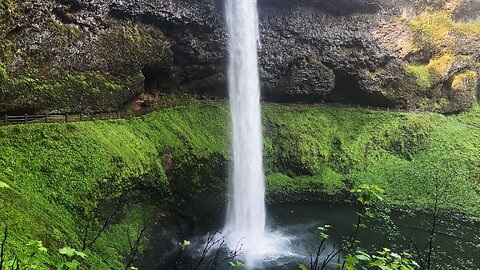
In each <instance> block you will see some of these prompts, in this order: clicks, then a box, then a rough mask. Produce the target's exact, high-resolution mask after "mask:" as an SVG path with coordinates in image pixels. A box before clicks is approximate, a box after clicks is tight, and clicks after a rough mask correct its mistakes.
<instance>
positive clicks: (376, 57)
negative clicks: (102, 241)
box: [0, 0, 480, 113]
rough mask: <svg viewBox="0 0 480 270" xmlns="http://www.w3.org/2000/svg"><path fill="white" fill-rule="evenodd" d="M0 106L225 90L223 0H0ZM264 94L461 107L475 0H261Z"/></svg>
mask: <svg viewBox="0 0 480 270" xmlns="http://www.w3.org/2000/svg"><path fill="white" fill-rule="evenodd" d="M3 3H4V4H2V5H1V6H0V14H1V20H2V28H0V35H1V37H2V39H3V40H2V43H1V47H0V50H1V55H0V56H1V58H0V61H1V62H0V64H1V65H0V88H1V89H0V111H8V112H11V111H19V112H20V111H22V112H24V111H52V110H58V111H105V110H118V109H119V108H122V107H125V106H127V105H128V104H129V103H130V102H131V101H132V100H135V99H136V98H137V97H138V96H139V95H141V94H142V93H145V92H147V93H150V94H158V93H188V94H194V95H202V96H219V97H224V96H227V95H228V94H227V91H226V66H227V65H226V62H227V59H226V49H227V48H226V43H227V42H226V40H227V37H226V33H225V20H224V16H223V13H224V12H223V6H224V1H221V0H130V1H126V0H113V1H105V0H57V1H54V0H33V1H16V2H15V1H14V0H4V1H3ZM258 4H259V17H260V35H261V50H260V74H261V80H262V91H263V98H264V99H265V100H269V101H279V102H292V101H299V102H319V101H322V100H324V101H327V102H344V103H352V104H364V105H374V106H401V107H409V108H421V109H426V110H433V111H440V112H444V113H449V112H458V111H463V110H466V109H468V108H469V107H470V106H471V104H472V103H473V102H474V101H475V98H476V95H477V92H478V75H477V74H478V72H479V69H480V68H479V66H480V65H479V64H478V63H479V62H480V51H479V49H478V48H479V46H478V45H479V44H480V26H479V23H478V20H479V18H478V15H477V14H478V12H477V11H478V10H479V7H478V3H477V1H476V0H463V1H462V0H439V1H430V0H395V1H392V0H345V1H337V0H300V1H287V0H259V3H258Z"/></svg>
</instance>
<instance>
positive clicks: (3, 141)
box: [0, 104, 480, 269]
mask: <svg viewBox="0 0 480 270" xmlns="http://www.w3.org/2000/svg"><path fill="white" fill-rule="evenodd" d="M477 117H478V111H473V112H471V113H465V114H463V115H460V116H458V117H453V116H451V117H445V116H442V115H437V114H419V115H416V114H405V113H387V112H377V111H368V110H353V109H352V110H347V109H338V108H328V107H318V108H315V107H302V106H280V105H266V106H265V107H264V133H265V135H266V138H265V149H264V150H265V155H266V159H265V164H266V171H267V175H268V176H267V180H268V188H269V194H270V196H271V197H272V198H275V197H288V198H292V199H301V198H302V197H301V196H309V198H312V197H313V198H316V196H318V198H325V196H330V198H341V197H342V194H343V193H345V191H347V190H348V189H349V188H350V187H351V186H353V185H355V184H357V183H371V184H377V185H379V186H380V187H382V188H384V189H385V190H386V201H387V202H389V203H392V204H396V205H399V206H413V207H419V208H425V207H429V206H430V205H431V203H432V198H433V196H434V193H435V190H436V191H437V194H442V197H441V198H442V201H441V207H442V208H443V209H448V210H455V211H460V212H466V213H469V214H473V215H478V214H479V213H480V207H479V205H480V151H479V149H480V129H478V127H477V126H476V125H477V123H478V118H477ZM229 135H230V129H229V110H228V108H227V106H225V105H224V104H215V105H201V106H200V105H199V106H189V107H183V108H177V109H165V110H162V111H159V112H155V113H151V114H149V115H147V116H145V117H143V118H132V119H125V120H113V121H95V122H82V123H67V124H38V125H19V126H7V127H0V166H1V167H2V170H1V171H0V227H4V226H5V225H9V227H10V228H11V232H10V237H9V240H8V247H7V256H11V255H12V253H13V252H14V251H15V252H17V253H18V252H19V251H26V250H27V249H28V248H29V247H27V246H26V244H27V243H28V242H29V241H30V240H42V241H43V242H44V245H45V246H46V247H47V248H48V249H49V250H50V251H49V255H48V256H45V258H42V260H44V261H45V263H47V264H49V263H50V264H53V262H58V261H59V260H61V258H60V256H59V255H57V252H56V249H58V248H61V247H63V246H66V245H68V246H71V247H74V248H76V249H80V248H81V246H82V240H83V238H84V237H83V236H84V228H85V224H88V223H87V222H86V220H94V221H95V222H96V223H94V224H97V225H96V226H94V229H95V230H97V231H98V228H99V227H101V223H102V220H103V218H105V216H103V217H102V213H103V214H104V215H107V216H108V213H110V212H111V209H110V210H109V209H108V208H109V206H110V208H111V206H112V205H115V204H116V202H117V201H118V200H119V198H125V197H127V199H125V200H126V201H127V202H126V203H125V204H124V205H122V213H121V215H119V216H117V217H116V218H115V220H114V222H113V223H114V225H112V226H109V227H108V229H107V231H106V232H105V233H102V235H101V237H100V238H99V239H98V240H97V241H96V242H95V244H93V245H92V247H91V248H90V249H88V250H87V251H86V252H87V254H88V257H87V258H86V259H85V261H84V262H83V263H84V264H86V265H87V267H93V266H94V267H93V269H119V268H122V265H123V264H124V263H125V255H126V249H128V237H127V234H126V231H127V230H131V231H134V230H138V227H139V226H142V225H143V224H147V225H151V224H152V223H155V224H157V223H158V224H161V226H160V227H162V228H167V227H168V226H170V227H171V226H172V224H171V221H168V219H167V218H166V217H165V218H164V216H166V215H167V216H168V212H170V211H174V212H176V213H178V214H180V215H184V216H185V217H186V218H187V219H188V218H191V219H192V222H194V223H195V222H197V223H202V222H203V220H202V219H201V218H199V217H202V216H204V215H205V213H216V211H219V210H218V209H221V205H219V204H223V196H219V195H222V194H223V193H224V182H225V181H224V180H225V178H226V176H227V174H228V169H227V167H228V156H229V137H230V136H229ZM435 187H436V188H435ZM444 190H445V192H444ZM125 194H126V195H125ZM322 194H323V195H322ZM279 195H281V196H279ZM208 198H210V199H208ZM211 198H216V200H214V199H211ZM192 205H195V207H192ZM94 213H100V214H99V215H95V214H94ZM152 220H154V222H153V221H152ZM158 224H157V225H158ZM174 226H177V225H174ZM159 233H161V232H159ZM91 234H92V233H91ZM91 234H90V235H89V239H90V238H92V236H91ZM0 235H1V233H0ZM148 244H151V243H147V242H146V245H148ZM157 244H158V243H157ZM165 245H166V244H165Z"/></svg>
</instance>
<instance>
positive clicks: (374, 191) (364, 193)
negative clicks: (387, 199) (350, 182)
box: [350, 184, 385, 206]
mask: <svg viewBox="0 0 480 270" xmlns="http://www.w3.org/2000/svg"><path fill="white" fill-rule="evenodd" d="M350 192H352V193H354V194H355V196H356V198H357V201H359V202H360V203H361V204H362V205H364V206H369V205H372V204H373V203H375V201H381V200H383V198H382V195H383V193H385V191H384V190H383V189H381V188H379V187H378V186H376V185H367V184H361V185H359V186H357V187H355V188H353V189H352V190H350Z"/></svg>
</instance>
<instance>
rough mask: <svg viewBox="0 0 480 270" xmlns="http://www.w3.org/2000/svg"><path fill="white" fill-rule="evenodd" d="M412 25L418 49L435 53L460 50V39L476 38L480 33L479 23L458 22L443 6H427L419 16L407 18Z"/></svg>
mask: <svg viewBox="0 0 480 270" xmlns="http://www.w3.org/2000/svg"><path fill="white" fill-rule="evenodd" d="M406 21H407V22H408V23H409V24H410V26H411V27H412V30H413V33H414V38H415V41H416V43H417V46H418V49H423V50H425V51H428V52H433V53H434V54H439V55H441V54H444V53H451V52H454V51H457V50H458V46H461V45H462V44H458V40H463V39H465V38H466V39H474V38H475V37H477V36H478V35H479V34H480V24H479V23H476V22H474V23H457V22H454V21H453V20H452V15H451V14H450V12H448V11H446V10H443V9H442V8H441V7H437V8H435V9H432V8H427V9H426V10H425V11H424V12H422V13H421V14H420V16H419V17H418V18H415V19H408V20H406Z"/></svg>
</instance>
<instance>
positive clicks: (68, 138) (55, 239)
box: [0, 106, 229, 270]
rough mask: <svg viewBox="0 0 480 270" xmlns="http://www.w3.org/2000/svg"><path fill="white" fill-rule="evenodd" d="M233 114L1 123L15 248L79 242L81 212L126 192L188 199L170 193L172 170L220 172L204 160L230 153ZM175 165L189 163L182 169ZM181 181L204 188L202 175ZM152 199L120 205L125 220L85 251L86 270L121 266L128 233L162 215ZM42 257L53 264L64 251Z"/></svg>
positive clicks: (4, 207)
mask: <svg viewBox="0 0 480 270" xmlns="http://www.w3.org/2000/svg"><path fill="white" fill-rule="evenodd" d="M227 121H228V110H227V108H226V107H223V106H203V107H197V106H191V107H188V108H182V109H181V110H180V109H177V110H171V109H167V110H164V111H161V112H158V113H152V114H150V115H147V116H145V117H143V118H133V119H129V120H116V121H96V122H82V123H68V124H47V125H45V124H38V125H28V126H7V127H0V135H1V136H0V153H2V154H1V155H0V166H1V167H2V168H3V169H2V171H0V181H2V182H3V183H5V184H7V185H9V186H10V188H1V189H0V223H1V225H3V223H4V222H8V224H16V225H15V227H13V228H12V233H11V237H10V238H9V245H8V250H9V253H19V252H23V250H25V244H24V243H26V242H28V239H42V240H43V241H44V243H45V246H46V247H47V248H49V249H56V248H58V247H59V246H66V245H68V246H70V247H72V248H78V247H81V242H82V239H83V227H84V226H83V224H84V223H85V220H84V218H85V217H87V216H89V215H88V214H89V213H91V212H93V211H95V210H96V209H97V208H98V206H99V205H102V204H105V203H107V204H108V203H109V202H111V201H114V200H116V199H118V198H119V197H121V196H122V194H124V193H129V194H132V195H133V194H135V193H136V191H135V190H142V191H143V192H147V193H148V192H152V193H153V194H155V196H156V197H155V201H156V202H157V206H156V207H157V210H156V211H158V207H162V206H161V205H158V204H164V203H166V202H169V201H170V200H172V199H173V198H178V197H177V196H182V198H183V195H184V193H182V192H181V191H180V190H179V191H178V192H177V191H175V192H174V193H173V192H172V190H171V186H170V181H169V180H168V178H167V172H168V173H169V174H174V173H175V174H176V175H177V176H180V175H182V179H185V181H187V179H192V181H193V178H189V177H188V175H187V174H190V173H191V174H192V175H193V173H198V174H199V173H201V172H200V171H197V169H196V168H197V167H194V165H195V166H198V164H199V163H197V161H199V160H203V162H204V164H205V165H203V166H202V167H201V168H199V169H201V170H202V172H203V171H208V170H210V171H214V170H213V168H215V169H216V168H217V165H218V163H213V162H212V163H208V158H209V157H211V156H212V155H213V154H214V153H215V155H216V156H215V159H217V160H221V159H222V156H223V160H226V155H227V154H228V149H229V148H228V141H227V140H228V139H227V138H228V137H229V132H228V122H227ZM185 157H191V159H188V160H187V159H186V158H185ZM193 157H198V159H197V158H193ZM179 159H182V160H179ZM177 164H184V165H188V167H189V168H190V169H189V170H186V171H179V172H177V171H175V170H176V166H177ZM209 164H210V165H209ZM209 166H210V167H209ZM209 168H211V169H209ZM223 168H225V167H223ZM219 169H222V168H221V167H220V168H219ZM182 181H183V180H182ZM172 182H174V181H172ZM174 185H175V186H176V185H177V183H174ZM184 185H185V186H189V187H191V188H192V189H197V190H199V189H201V188H205V187H203V182H200V183H192V182H184ZM173 196H175V197H173ZM141 197H142V199H143V200H145V197H146V196H145V194H143V195H141ZM176 200H177V201H181V200H182V199H179V198H178V199H176ZM155 201H154V202H155ZM222 201H223V200H222ZM146 203H147V205H141V206H138V207H137V206H126V207H125V209H123V210H122V211H123V214H122V215H121V217H122V218H121V219H120V220H117V222H119V224H112V225H111V226H109V228H108V229H107V231H106V232H105V233H104V234H102V235H101V236H100V238H99V239H98V241H97V242H96V243H95V245H94V246H93V247H92V250H91V251H89V252H87V253H91V254H89V256H88V257H87V258H86V259H85V265H86V267H92V265H95V269H98V270H101V269H112V267H113V268H114V269H119V268H121V267H122V264H123V262H122V258H123V254H125V253H126V252H125V248H127V247H128V238H127V235H126V231H127V230H128V229H130V231H135V230H136V228H137V227H138V226H139V225H141V224H139V222H144V221H146V220H147V221H148V220H150V221H151V220H152V219H153V218H152V217H153V216H155V215H156V213H157V214H158V212H156V211H155V210H154V209H153V207H154V206H152V205H149V203H153V202H146ZM147 209H148V211H147ZM140 213H141V215H140ZM142 215H144V216H142ZM95 223H96V224H97V223H102V220H101V219H100V220H97V221H96V222H95ZM99 225H100V224H99ZM46 256H47V258H46V260H47V261H49V262H54V261H58V260H59V258H60V254H47V255H46ZM123 267H124V265H123Z"/></svg>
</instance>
